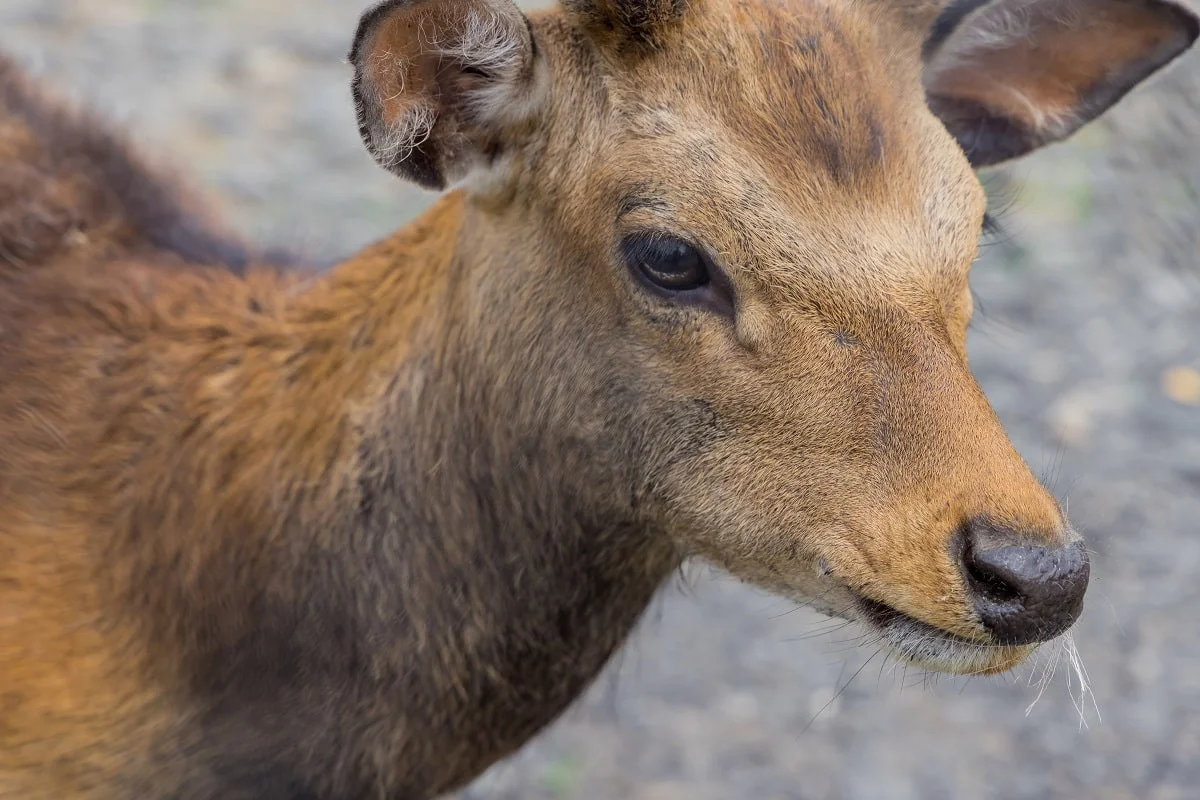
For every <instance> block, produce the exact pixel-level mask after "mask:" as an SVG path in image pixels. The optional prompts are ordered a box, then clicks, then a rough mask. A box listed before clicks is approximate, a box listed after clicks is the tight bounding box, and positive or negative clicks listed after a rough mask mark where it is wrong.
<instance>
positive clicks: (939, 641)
mask: <svg viewBox="0 0 1200 800" xmlns="http://www.w3.org/2000/svg"><path fill="white" fill-rule="evenodd" d="M854 611H855V612H856V613H855V619H857V620H858V621H859V622H860V623H862V624H863V625H864V626H865V627H866V628H868V630H869V631H870V632H871V633H873V634H874V635H875V636H876V637H877V644H878V645H879V646H881V647H883V648H884V649H885V650H887V651H888V652H889V653H891V654H892V655H893V656H895V657H896V658H898V659H900V660H901V661H902V662H905V663H909V664H913V665H915V666H918V667H921V668H923V669H927V670H931V671H934V672H944V673H949V674H952V675H995V674H998V673H1001V672H1007V671H1008V670H1010V669H1013V668H1014V667H1016V666H1017V665H1019V664H1021V663H1022V662H1023V661H1025V659H1027V658H1028V657H1029V656H1030V655H1031V654H1032V653H1033V651H1034V650H1036V649H1037V646H1038V645H1037V644H1025V645H1000V644H989V643H987V642H977V641H972V640H970V639H966V638H963V637H962V636H958V635H957V634H953V633H950V632H949V631H944V630H942V629H941V628H937V627H935V626H933V625H930V624H929V623H927V622H922V621H921V620H919V619H916V618H915V617H912V616H909V615H908V614H905V613H904V612H903V611H900V610H898V609H895V608H893V607H891V606H889V605H886V604H884V603H880V602H877V601H875V600H868V599H866V598H863V597H858V598H856V602H855V603H854Z"/></svg>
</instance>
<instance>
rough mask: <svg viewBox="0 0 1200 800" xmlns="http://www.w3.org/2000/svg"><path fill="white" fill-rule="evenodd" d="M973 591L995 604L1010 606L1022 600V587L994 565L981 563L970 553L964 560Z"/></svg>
mask: <svg viewBox="0 0 1200 800" xmlns="http://www.w3.org/2000/svg"><path fill="white" fill-rule="evenodd" d="M964 566H965V567H966V570H967V580H968V582H969V583H970V584H971V590H972V591H973V592H974V593H975V594H976V595H977V596H979V597H981V598H983V599H986V600H988V601H990V602H993V603H998V604H1009V603H1015V602H1017V601H1019V600H1020V599H1021V587H1020V586H1018V585H1017V584H1015V583H1013V582H1012V581H1011V580H1009V579H1008V578H1006V576H1005V575H1004V574H1003V572H1002V571H1001V570H997V569H996V568H995V566H994V565H992V564H988V563H986V562H981V561H979V560H977V559H976V558H975V557H974V554H973V553H971V552H968V553H967V555H966V557H965V559H964Z"/></svg>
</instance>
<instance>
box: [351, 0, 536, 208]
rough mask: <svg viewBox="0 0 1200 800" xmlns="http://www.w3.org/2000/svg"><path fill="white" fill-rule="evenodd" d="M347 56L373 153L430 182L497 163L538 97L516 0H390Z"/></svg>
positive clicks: (364, 24)
mask: <svg viewBox="0 0 1200 800" xmlns="http://www.w3.org/2000/svg"><path fill="white" fill-rule="evenodd" d="M349 60H350V62H351V64H352V65H353V66H354V71H355V74H354V79H353V83H352V90H353V93H354V100H355V104H356V108H357V111H358V123H359V133H360V134H361V135H362V138H363V142H364V143H365V144H366V147H367V150H368V152H370V153H371V155H372V156H373V157H374V158H375V159H376V161H378V162H379V163H380V164H381V165H382V166H383V167H384V168H385V169H388V170H389V171H391V172H394V173H396V174H397V175H400V176H401V177H403V178H405V179H408V180H411V181H414V182H415V183H417V184H419V185H421V186H424V187H426V188H429V189H444V188H446V187H447V186H448V185H450V184H453V183H458V182H459V181H461V180H462V179H463V178H465V177H466V175H467V174H468V173H470V172H471V171H472V170H473V169H475V168H477V167H479V166H481V165H486V164H487V163H489V162H490V161H491V160H493V159H494V157H495V156H496V154H497V152H498V151H499V150H500V149H502V148H503V146H504V144H505V137H506V135H507V134H508V132H509V131H510V130H511V129H512V128H513V127H515V126H516V125H518V124H519V123H520V122H522V121H523V120H524V119H525V118H527V117H528V116H529V115H531V114H532V113H533V112H534V111H535V106H536V105H537V100H538V99H539V90H540V86H539V85H538V84H539V81H538V79H537V78H538V76H537V69H536V64H537V60H538V59H537V49H536V46H535V44H534V38H533V29H532V26H531V25H530V24H529V21H528V19H527V18H526V17H525V15H524V14H522V13H521V11H520V10H519V9H518V8H517V7H516V6H515V5H514V4H513V2H512V1H511V0H386V2H383V3H380V4H379V5H377V6H375V7H374V8H372V9H371V10H370V11H368V12H367V13H366V14H364V15H363V17H362V20H361V22H360V23H359V27H358V32H357V33H356V35H355V39H354V44H353V46H352V48H351V50H350V55H349Z"/></svg>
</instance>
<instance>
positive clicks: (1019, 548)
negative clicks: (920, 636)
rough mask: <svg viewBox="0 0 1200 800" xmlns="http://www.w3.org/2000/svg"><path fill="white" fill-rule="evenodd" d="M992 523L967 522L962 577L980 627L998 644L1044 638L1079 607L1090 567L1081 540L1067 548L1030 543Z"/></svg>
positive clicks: (1069, 619) (1071, 617)
mask: <svg viewBox="0 0 1200 800" xmlns="http://www.w3.org/2000/svg"><path fill="white" fill-rule="evenodd" d="M1028 541H1029V539H1028V537H1021V536H1020V535H1019V534H1016V533H1009V532H1007V531H1003V530H999V529H997V528H996V527H994V526H991V525H986V524H985V525H976V524H973V525H969V526H968V527H967V530H966V536H965V541H964V546H963V548H962V565H963V575H964V577H965V578H966V584H967V589H968V590H969V592H970V594H971V596H972V599H973V600H974V601H975V610H976V612H978V614H979V618H980V620H982V622H983V624H984V626H985V627H986V628H987V629H988V630H989V631H991V632H992V635H993V636H995V637H996V640H997V641H998V642H1000V643H1002V644H1009V645H1017V644H1030V643H1032V642H1044V641H1046V640H1048V639H1053V638H1054V637H1055V636H1057V635H1058V634H1060V633H1062V632H1063V631H1065V630H1067V629H1068V628H1070V627H1071V625H1073V624H1074V623H1075V620H1077V619H1079V614H1080V612H1081V611H1083V595H1084V593H1085V592H1086V591H1087V585H1088V578H1089V577H1090V575H1091V565H1090V563H1089V562H1088V555H1087V551H1086V550H1085V549H1084V547H1083V542H1074V543H1072V544H1069V545H1066V546H1065V547H1045V546H1039V545H1034V544H1030V543H1028Z"/></svg>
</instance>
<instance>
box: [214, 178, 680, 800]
mask: <svg viewBox="0 0 1200 800" xmlns="http://www.w3.org/2000/svg"><path fill="white" fill-rule="evenodd" d="M468 214H469V211H468V210H467V209H465V208H464V201H463V199H462V198H461V197H460V196H457V195H450V196H448V197H447V198H446V199H444V200H442V201H441V202H439V203H438V204H437V205H436V206H435V207H434V208H433V209H431V210H430V211H429V212H428V213H427V214H426V215H425V216H424V217H422V218H421V219H419V220H418V221H416V222H415V223H413V225H412V226H410V227H409V228H408V229H406V230H405V231H402V232H401V233H399V234H397V235H396V236H395V237H393V238H392V239H390V240H387V241H385V242H382V243H380V244H378V245H375V246H373V247H372V248H369V249H368V250H367V251H364V253H362V254H360V255H358V256H356V257H354V258H353V259H351V260H349V261H347V262H345V263H344V264H342V265H340V266H338V267H336V268H335V269H334V270H333V271H332V272H331V273H330V274H329V275H327V276H326V277H324V278H322V279H320V281H319V282H318V283H316V284H314V285H313V286H312V287H310V288H308V289H306V290H305V291H304V293H303V294H301V295H300V296H299V297H297V300H296V303H295V305H294V307H293V309H292V311H291V313H292V314H293V315H294V316H295V318H296V319H300V320H304V321H305V322H306V324H308V325H310V326H312V325H315V326H318V327H319V326H322V325H326V326H330V331H331V333H330V334H329V336H327V337H326V338H332V339H336V340H337V341H338V342H339V344H338V345H337V346H336V347H330V348H316V350H315V351H314V353H313V354H312V356H311V358H312V359H313V360H312V363H311V364H309V365H308V366H307V367H306V370H305V373H306V374H310V375H320V376H323V377H322V380H323V381H324V383H325V384H328V385H329V386H330V388H331V389H332V390H333V391H335V392H341V393H343V394H347V393H348V394H349V395H350V396H351V398H352V399H351V401H350V406H349V407H347V406H346V405H345V403H344V401H338V404H337V405H331V406H330V407H329V410H328V412H326V416H328V417H330V418H334V417H337V418H339V419H342V420H343V422H342V423H341V426H342V439H341V442H340V443H339V444H337V445H336V446H333V445H331V447H333V449H334V450H335V451H336V459H335V460H336V462H337V464H338V465H339V466H338V467H337V468H336V469H334V470H329V469H326V474H328V475H330V477H331V487H330V488H327V489H322V490H319V491H318V492H317V493H316V494H315V495H313V497H312V498H311V499H308V500H306V501H305V502H306V506H305V507H304V508H302V509H301V510H300V511H298V512H296V514H295V524H294V525H284V526H275V527H276V528H277V529H278V530H279V531H280V537H281V538H280V539H279V541H278V542H277V544H276V546H275V547H274V548H273V550H272V555H271V556H270V557H269V559H268V561H269V562H270V563H272V564H273V574H274V575H275V577H274V578H273V579H272V580H270V581H269V583H270V584H271V585H272V586H273V587H275V589H274V591H272V592H269V593H268V594H267V595H266V598H264V596H263V595H262V593H261V592H257V593H256V592H254V591H252V590H251V589H249V588H248V589H247V592H248V595H249V596H250V597H251V598H252V599H254V600H255V603H256V606H257V607H258V608H259V609H260V612H261V613H260V614H259V616H258V618H257V620H256V621H254V622H253V623H252V624H253V625H254V628H255V629H254V630H253V631H245V630H243V631H239V632H238V633H239V634H240V635H239V636H237V637H235V639H234V640H237V641H244V640H245V639H244V637H245V636H246V635H247V634H249V635H250V636H251V637H252V640H253V641H255V643H256V644H255V649H254V651H253V652H252V653H250V654H247V653H246V652H237V653H233V652H219V653H218V657H217V658H216V659H209V660H208V664H209V669H210V671H211V672H213V673H215V674H216V676H217V679H216V680H214V679H213V675H210V676H209V678H208V685H209V686H213V685H219V686H221V687H223V691H224V696H222V697H219V698H218V701H219V703H220V705H221V707H222V708H223V709H225V710H226V711H227V712H228V714H227V717H228V719H230V720H236V724H234V728H238V727H239V726H241V727H242V728H244V729H245V730H248V731H254V735H256V736H262V737H264V740H271V739H272V738H278V739H284V740H291V739H294V738H295V737H296V736H298V735H300V734H297V733H295V732H296V731H299V730H305V731H307V733H306V734H304V735H305V736H309V737H315V739H317V740H323V739H325V738H328V737H330V736H332V734H331V733H329V732H331V731H345V730H347V729H348V728H350V729H353V730H360V731H368V732H371V733H372V738H370V739H367V738H364V739H362V740H358V741H346V740H344V739H343V740H339V741H336V742H335V741H332V740H331V741H330V742H329V743H328V748H327V749H323V748H322V747H321V746H320V745H318V744H315V743H314V742H313V741H308V742H306V744H305V747H306V751H307V752H327V753H329V754H330V755H331V756H332V755H333V754H334V753H337V754H338V759H337V763H338V764H346V763H357V764H361V763H362V760H361V759H360V758H346V757H345V755H346V753H345V751H346V750H349V751H352V752H355V751H356V752H359V753H361V752H363V751H364V749H366V750H369V751H372V752H374V751H377V750H378V748H379V747H381V746H383V744H381V743H385V742H386V743H387V748H388V753H389V755H387V756H386V757H384V761H385V762H389V763H392V762H394V763H396V764H399V765H401V767H402V774H401V773H397V776H396V777H395V780H396V781H399V782H400V783H399V784H398V785H397V786H398V791H399V790H400V789H404V787H413V789H415V787H418V786H419V787H429V786H433V787H438V791H443V790H446V789H449V788H451V787H453V786H454V785H457V784H458V783H461V782H462V781H463V780H465V779H467V778H469V777H472V776H473V775H475V774H477V773H478V772H479V771H481V770H482V769H484V768H486V766H487V765H489V764H490V763H492V762H493V761H495V760H496V759H498V758H501V757H503V756H504V755H506V754H508V753H510V752H512V751H513V750H515V749H516V748H517V747H519V746H520V745H521V744H523V743H524V742H525V741H526V740H527V739H528V738H529V737H530V736H532V735H533V734H534V733H535V732H536V731H537V730H539V729H540V728H541V727H543V726H544V725H546V724H547V723H549V722H550V721H551V720H553V719H554V718H555V717H556V716H557V715H558V714H559V713H560V712H561V711H563V710H564V709H565V708H566V707H567V706H568V705H569V704H570V703H571V702H572V700H573V699H574V698H575V697H576V696H577V695H578V694H579V693H581V692H582V691H583V689H584V688H585V687H586V686H587V685H588V683H589V682H590V681H591V680H592V679H593V678H594V676H595V675H596V674H597V673H598V672H599V670H600V669H601V668H602V666H603V665H604V663H605V662H606V661H607V660H608V658H609V656H610V655H611V654H612V653H613V652H614V650H615V649H616V648H617V647H619V645H620V644H621V643H622V641H623V640H624V639H625V638H626V637H627V636H628V634H629V632H630V631H631V630H632V629H633V627H634V626H635V624H636V623H637V621H638V619H639V618H640V616H641V615H642V612H643V611H644V610H645V608H646V606H647V605H648V603H649V602H650V600H651V598H652V596H653V594H654V593H655V591H656V590H657V589H658V587H659V586H660V585H661V584H662V582H663V581H664V579H665V578H666V577H667V576H668V575H669V574H670V571H671V570H672V569H673V568H674V567H675V566H676V565H677V563H678V555H677V553H676V551H675V548H674V547H673V545H671V544H670V543H669V542H668V541H667V539H666V537H664V536H661V535H658V534H657V533H656V532H654V531H651V530H649V529H648V527H647V526H646V525H644V524H642V523H639V522H637V521H635V520H634V519H633V518H632V517H631V516H630V515H625V514H621V513H620V512H617V511H613V510H612V509H610V508H608V507H607V502H606V501H605V500H604V499H600V498H597V497H587V496H581V493H580V492H579V491H578V490H577V487H575V486H573V485H571V484H570V483H569V482H568V481H566V480H565V479H564V475H569V474H570V473H571V471H572V464H573V463H583V462H585V461H587V460H588V459H592V458H595V457H596V454H595V453H593V452H591V451H590V450H589V449H588V448H587V447H583V446H579V447H574V446H572V445H571V444H570V443H569V441H568V442H564V441H563V440H561V439H555V438H554V437H552V436H551V437H546V436H543V435H541V432H540V431H539V430H538V425H537V422H538V421H537V420H530V419H528V418H527V417H523V416H522V412H521V410H520V405H521V401H520V397H519V396H514V394H513V392H512V391H511V387H510V386H508V385H506V384H505V381H504V380H503V379H502V377H500V376H499V375H498V374H497V371H496V365H495V361H497V360H501V361H503V359H497V358H496V357H495V354H494V348H496V347H498V346H499V345H498V344H497V341H498V340H497V337H494V336H490V335H489V333H488V331H486V330H481V329H479V327H478V326H479V325H481V324H486V323H481V322H480V320H478V319H474V316H475V315H474V313H473V311H472V307H473V299H472V297H471V296H470V288H469V282H466V281H458V280H455V277H454V276H455V275H462V274H464V273H466V272H469V271H470V268H471V264H470V263H469V261H468V260H467V259H470V258H471V257H473V256H472V254H476V253H491V252H494V248H491V247H489V246H488V243H487V242H480V241H472V240H471V239H470V238H469V237H470V236H471V235H472V233H471V231H472V230H473V229H475V228H476V226H472V225H468V224H464V222H465V221H466V220H467V218H468ZM522 357H523V356H522V355H521V354H516V359H517V360H520V359H521V358H522ZM528 379H529V380H534V381H536V380H537V378H536V376H534V377H531V378H528ZM314 391H315V389H314ZM517 394H518V395H519V392H518V393H517ZM326 400H328V401H329V402H333V401H334V398H332V397H330V398H323V397H322V398H313V399H312V402H314V403H322V402H325V401H326ZM626 496H628V495H626ZM223 638H224V639H225V641H227V642H228V641H230V638H229V637H228V636H226V637H223ZM248 659H249V660H248ZM231 665H234V666H231ZM235 668H236V669H237V670H238V671H237V672H236V673H234V672H231V669H235ZM314 684H319V687H320V690H321V691H317V692H312V691H309V690H311V689H312V688H314ZM273 687H283V690H284V691H285V692H289V693H292V694H294V695H295V696H297V697H303V696H306V695H311V696H318V697H319V696H323V694H322V693H323V692H325V693H328V692H332V693H333V694H335V695H337V696H338V697H339V701H338V702H335V703H325V705H324V707H323V708H322V709H319V710H318V709H305V708H304V707H303V706H302V705H298V706H297V707H296V708H297V711H296V712H295V713H296V715H301V718H303V719H305V720H308V721H309V724H308V725H300V724H297V723H298V720H293V719H291V717H292V716H293V715H292V714H289V715H288V716H289V719H288V720H278V721H276V722H273V723H271V729H270V730H264V729H263V725H264V723H263V722H262V721H261V720H262V717H261V716H260V715H257V714H256V713H255V711H254V708H255V701H254V698H255V697H256V696H267V697H270V696H271V694H269V693H270V692H274V693H276V696H277V692H278V689H276V688H273ZM264 692H267V693H268V694H264ZM269 702H270V704H271V707H272V708H278V705H277V703H276V701H274V700H272V701H269ZM345 709H356V710H357V711H356V713H358V714H360V718H358V719H355V720H348V719H342V718H340V717H339V714H344V713H346V712H345ZM313 715H315V716H316V718H318V719H320V724H319V725H316V726H313V725H312V724H311V720H312V719H313V718H314V717H313ZM381 731H383V732H386V733H385V735H382V736H381V735H379V734H380V732H381ZM286 750H287V748H286V747H283V751H284V752H286ZM248 752H253V753H257V752H258V748H253V749H251V750H250V751H248ZM330 768H331V767H330V766H329V765H322V766H321V769H330ZM367 777H370V779H371V780H378V779H379V776H377V775H376V776H357V777H355V776H351V775H347V776H345V781H346V782H347V785H351V784H354V783H355V781H356V780H359V779H366V778H367Z"/></svg>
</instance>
